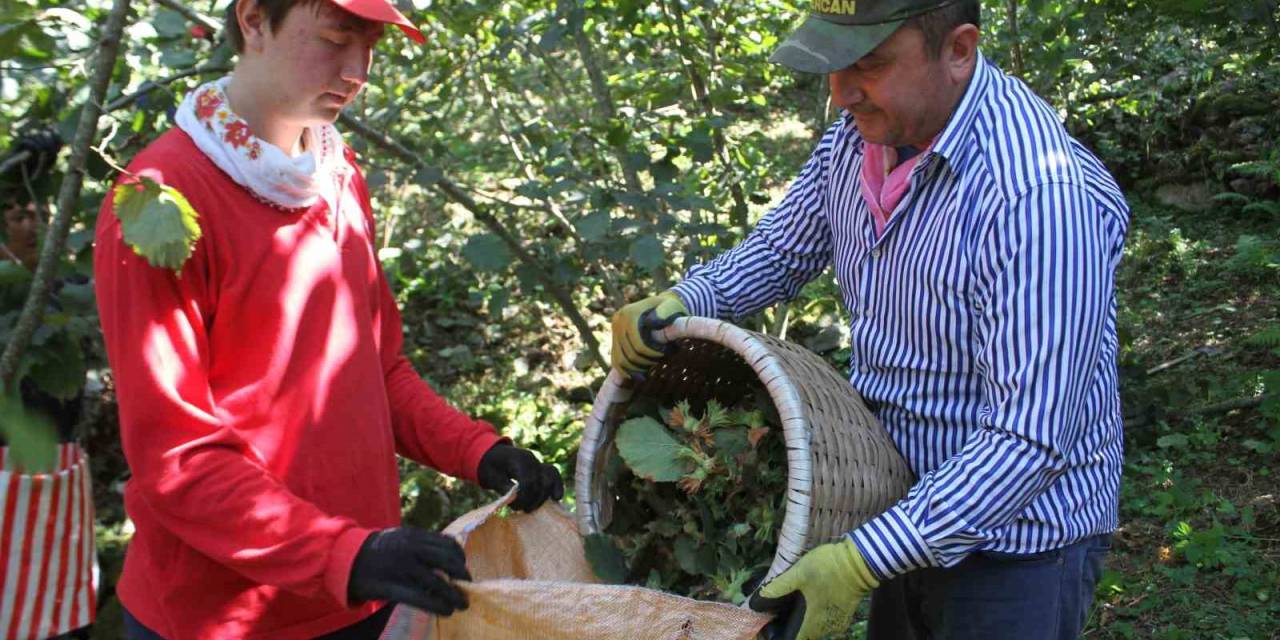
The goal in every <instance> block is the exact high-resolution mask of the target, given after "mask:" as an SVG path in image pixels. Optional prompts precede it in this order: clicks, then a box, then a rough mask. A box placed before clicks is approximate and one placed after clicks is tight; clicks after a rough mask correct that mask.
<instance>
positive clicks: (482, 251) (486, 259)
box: [462, 233, 511, 271]
mask: <svg viewBox="0 0 1280 640" xmlns="http://www.w3.org/2000/svg"><path fill="white" fill-rule="evenodd" d="M462 257H463V258H466V260H467V262H470V263H471V266H473V267H475V268H476V269H478V270H480V271H501V270H503V269H506V268H507V265H509V264H511V250H510V249H508V248H507V245H506V244H505V243H503V241H502V239H501V238H499V237H498V236H496V235H494V234H492V233H482V234H479V235H475V236H471V237H470V238H467V244H466V246H464V247H462Z"/></svg>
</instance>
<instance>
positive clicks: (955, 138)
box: [933, 52, 993, 168]
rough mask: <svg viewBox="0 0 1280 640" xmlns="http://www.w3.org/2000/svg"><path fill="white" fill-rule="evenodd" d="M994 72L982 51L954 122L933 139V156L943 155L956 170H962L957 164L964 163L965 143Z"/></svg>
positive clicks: (955, 114) (953, 118)
mask: <svg viewBox="0 0 1280 640" xmlns="http://www.w3.org/2000/svg"><path fill="white" fill-rule="evenodd" d="M992 72H993V69H992V66H991V63H990V62H987V58H986V56H983V55H982V53H981V52H979V53H978V60H977V61H976V63H975V64H974V67H973V77H972V78H970V79H969V86H968V87H965V90H964V95H963V96H961V98H960V102H959V103H958V104H956V108H955V110H954V111H952V112H951V119H950V120H948V121H947V126H945V127H943V128H942V133H939V134H938V137H937V138H936V139H935V140H934V143H933V153H934V154H937V155H939V156H942V157H943V158H944V159H946V161H947V162H948V163H949V164H951V165H953V167H954V168H959V167H958V166H956V165H959V164H961V163H963V162H964V160H965V158H966V154H965V153H964V151H965V149H966V146H967V145H966V144H965V143H966V142H967V141H968V140H969V139H970V133H971V131H972V129H973V121H974V119H976V118H977V116H978V112H979V111H980V110H981V109H982V103H983V98H984V97H985V96H986V94H987V88H988V86H989V85H990V84H991V74H992Z"/></svg>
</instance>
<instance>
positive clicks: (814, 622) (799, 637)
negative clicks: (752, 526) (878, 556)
mask: <svg viewBox="0 0 1280 640" xmlns="http://www.w3.org/2000/svg"><path fill="white" fill-rule="evenodd" d="M878 586H880V581H878V580H876V578H875V576H874V575H872V574H871V570H870V569H869V568H868V567H867V562H866V561H865V560H863V559H862V553H861V552H859V551H858V547H857V546H856V545H854V544H853V541H852V540H850V539H849V538H845V539H844V540H842V541H840V542H836V543H832V544H824V545H821V546H818V547H815V548H813V549H812V550H811V551H809V553H806V554H804V556H802V557H801V558H800V560H799V561H798V562H796V563H795V564H794V565H792V566H791V568H790V569H787V570H786V571H783V572H782V574H781V575H779V576H778V577H776V578H774V579H773V580H771V581H769V583H768V584H766V585H764V586H763V587H761V588H760V591H758V592H756V594H755V595H753V596H751V601H750V602H749V605H750V606H751V608H752V609H755V610H756V611H760V612H763V613H773V614H776V615H777V616H779V618H785V620H782V621H781V623H782V624H781V627H782V628H783V629H784V631H783V632H782V634H781V635H780V636H775V639H776V640H818V639H819V638H825V637H826V636H828V635H830V634H833V633H840V632H842V631H845V630H847V629H848V628H849V625H851V624H853V613H854V611H856V610H857V609H858V603H860V602H862V598H864V597H865V596H866V595H867V594H868V593H871V590H872V589H875V588H876V587H878Z"/></svg>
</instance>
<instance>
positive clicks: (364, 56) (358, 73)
mask: <svg viewBox="0 0 1280 640" xmlns="http://www.w3.org/2000/svg"><path fill="white" fill-rule="evenodd" d="M372 62H373V50H372V49H369V48H367V47H352V51H351V52H349V53H348V54H347V56H346V60H344V61H343V65H342V79H343V80H344V81H346V82H349V83H351V84H354V85H357V86H364V83H365V81H366V80H368V79H369V66H370V63H372Z"/></svg>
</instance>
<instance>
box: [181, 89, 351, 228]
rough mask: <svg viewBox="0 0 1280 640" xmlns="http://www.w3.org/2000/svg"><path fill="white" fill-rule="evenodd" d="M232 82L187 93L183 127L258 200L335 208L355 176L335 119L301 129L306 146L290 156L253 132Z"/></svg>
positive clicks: (280, 205) (183, 108)
mask: <svg viewBox="0 0 1280 640" xmlns="http://www.w3.org/2000/svg"><path fill="white" fill-rule="evenodd" d="M230 82H231V76H229V75H228V76H224V77H222V78H219V79H218V80H215V81H213V82H209V83H206V84H203V85H200V86H199V87H197V88H196V90H195V91H192V92H191V93H189V94H187V97H186V98H185V99H183V101H182V104H181V105H179V106H178V114H177V122H178V127H179V128H181V129H182V130H183V131H185V132H186V134H187V135H189V136H191V139H192V140H194V141H195V143H196V146H197V147H198V148H199V149H200V150H201V151H203V152H204V154H205V155H206V156H209V159H210V160H212V161H213V163H214V164H215V165H217V166H218V168H219V169H222V171H223V172H224V173H226V174H227V175H228V176H230V177H231V179H232V180H234V181H235V182H236V184H239V185H240V186H242V187H244V188H246V189H248V190H249V191H251V192H253V194H254V195H255V196H257V197H258V199H259V200H263V201H265V202H267V203H268V204H271V205H275V206H277V207H283V208H286V209H298V208H306V207H310V206H311V205H313V204H315V203H316V200H317V199H323V200H324V201H325V202H326V203H327V204H328V205H329V210H330V211H336V210H337V208H338V207H337V199H338V198H339V197H340V196H341V194H342V191H343V190H344V189H345V188H346V185H347V180H348V179H349V178H350V176H351V166H350V165H349V164H347V160H346V157H345V156H344V154H343V149H344V145H343V142H342V136H341V134H339V133H338V130H337V129H336V128H334V126H333V125H331V124H326V125H323V126H319V127H307V128H306V129H305V130H304V131H303V134H302V136H303V146H304V148H305V149H306V151H304V152H303V153H300V154H298V155H297V156H294V157H290V156H289V155H288V154H287V153H285V152H284V151H282V150H281V149H280V148H279V147H276V146H275V145H273V144H271V143H268V142H267V141H265V140H262V139H260V138H258V137H257V136H255V135H253V131H252V130H250V129H249V125H248V124H247V123H246V122H245V121H244V120H243V119H241V118H240V116H238V115H236V114H235V112H234V111H232V110H231V104H230V102H229V101H228V100H227V85H228V83H230Z"/></svg>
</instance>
